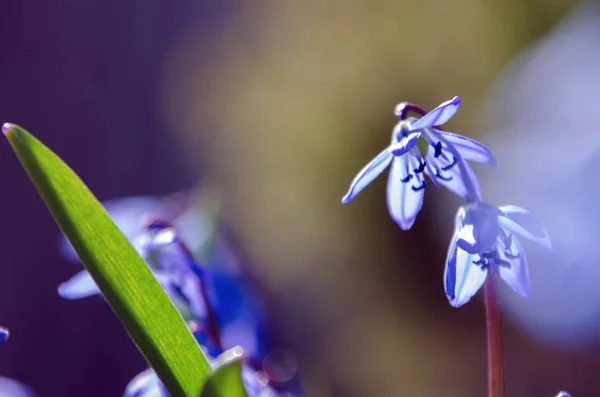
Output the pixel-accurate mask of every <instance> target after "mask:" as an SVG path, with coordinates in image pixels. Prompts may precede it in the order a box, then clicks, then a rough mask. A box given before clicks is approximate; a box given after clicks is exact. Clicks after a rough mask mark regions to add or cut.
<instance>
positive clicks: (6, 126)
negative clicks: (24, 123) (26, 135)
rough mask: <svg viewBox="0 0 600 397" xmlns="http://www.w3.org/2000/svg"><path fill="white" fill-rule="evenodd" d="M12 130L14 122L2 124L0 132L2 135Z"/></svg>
mask: <svg viewBox="0 0 600 397" xmlns="http://www.w3.org/2000/svg"><path fill="white" fill-rule="evenodd" d="M14 130H15V125H14V124H12V123H4V124H2V133H3V134H4V135H8V134H10V133H11V132H12V131H14Z"/></svg>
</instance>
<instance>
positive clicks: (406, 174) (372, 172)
mask: <svg viewBox="0 0 600 397" xmlns="http://www.w3.org/2000/svg"><path fill="white" fill-rule="evenodd" d="M460 104H461V100H460V98H459V97H454V98H453V99H451V100H449V101H446V102H444V103H442V104H441V105H439V106H438V107H436V108H435V109H433V110H432V111H430V112H429V113H425V112H424V111H423V110H422V109H421V108H420V107H418V106H416V105H413V104H409V103H401V104H399V105H398V106H397V107H396V110H395V114H396V115H397V116H398V117H399V118H400V121H399V122H398V124H396V126H395V127H394V129H393V130H392V141H391V143H390V145H389V146H388V147H386V148H385V149H384V150H383V151H382V152H381V153H379V154H378V155H377V156H376V157H375V158H374V159H373V160H371V161H370V162H369V163H368V164H367V165H366V166H365V167H364V168H363V169H362V170H361V171H360V172H359V173H358V174H357V175H356V177H355V178H354V180H353V181H352V183H351V184H350V188H349V189H348V192H347V193H346V195H345V196H344V197H343V198H342V203H344V204H347V203H349V202H351V201H352V200H353V199H354V197H356V195H357V194H358V193H360V191H361V190H363V189H364V188H365V187H366V186H367V185H368V184H369V183H371V181H373V180H374V179H375V178H376V177H377V176H379V175H380V174H381V173H382V172H383V171H384V170H385V169H386V168H387V167H388V166H389V165H390V164H391V169H390V173H389V177H388V185H387V205H388V210H389V212H390V215H391V216H392V218H393V219H394V220H395V221H396V223H398V225H399V226H400V227H401V228H402V229H404V230H408V229H410V228H411V227H412V225H413V224H414V222H415V219H416V217H417V215H418V213H419V211H420V210H421V207H422V205H423V195H424V190H425V188H426V187H427V186H428V184H429V182H427V181H426V180H425V175H427V176H429V178H430V179H431V181H432V182H433V184H434V185H435V186H444V187H446V188H448V189H449V190H451V191H452V192H454V193H455V194H457V195H458V196H460V197H462V198H463V199H465V201H467V202H472V201H481V189H480V187H479V182H478V181H477V178H476V177H475V174H474V172H473V170H472V169H471V167H470V166H469V165H468V164H467V163H466V161H465V160H468V161H475V162H481V163H485V164H488V165H490V166H495V165H496V160H495V159H494V157H493V156H492V154H491V153H490V151H489V150H488V149H487V148H486V147H485V146H483V145H482V144H481V143H479V142H477V141H475V140H473V139H470V138H467V137H464V136H461V135H457V134H453V133H450V132H446V131H442V130H440V129H438V128H435V127H437V126H440V125H442V124H444V123H446V122H447V121H448V120H449V119H450V118H451V117H452V116H453V115H454V114H455V113H456V111H457V110H458V108H459V106H460ZM409 111H416V112H418V113H420V114H421V115H422V117H421V118H420V119H416V118H414V117H408V118H407V114H408V112H409ZM421 137H423V138H424V140H425V142H426V143H427V151H426V153H425V154H422V153H421V151H420V150H419V147H418V146H417V141H418V140H419V138H421Z"/></svg>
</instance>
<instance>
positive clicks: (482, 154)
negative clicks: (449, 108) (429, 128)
mask: <svg viewBox="0 0 600 397" xmlns="http://www.w3.org/2000/svg"><path fill="white" fill-rule="evenodd" d="M435 132H436V133H437V134H439V135H441V136H442V137H443V138H444V139H445V140H446V141H447V142H448V143H450V144H451V145H453V146H454V147H455V148H456V149H457V150H458V152H459V153H460V155H461V156H462V158H463V159H465V160H467V161H475V162H477V163H483V164H487V165H489V166H491V167H494V166H496V165H497V164H498V162H497V161H496V159H495V158H494V156H493V155H492V152H490V150H489V149H488V148H487V147H485V146H484V145H482V144H481V143H479V142H477V141H476V140H474V139H471V138H467V137H466V136H462V135H458V134H453V133H452V132H447V131H440V130H437V129H436V130H435Z"/></svg>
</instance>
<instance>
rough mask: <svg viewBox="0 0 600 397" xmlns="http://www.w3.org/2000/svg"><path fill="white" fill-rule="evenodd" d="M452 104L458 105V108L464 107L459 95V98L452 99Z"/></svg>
mask: <svg viewBox="0 0 600 397" xmlns="http://www.w3.org/2000/svg"><path fill="white" fill-rule="evenodd" d="M450 103H453V104H455V105H457V106H460V105H462V100H461V99H460V97H459V96H458V95H457V96H455V97H454V98H452V99H451V100H450Z"/></svg>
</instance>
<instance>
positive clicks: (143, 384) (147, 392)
mask: <svg viewBox="0 0 600 397" xmlns="http://www.w3.org/2000/svg"><path fill="white" fill-rule="evenodd" d="M242 352H243V349H242V348H240V347H233V348H231V349H229V350H227V351H225V352H223V353H221V354H220V355H219V356H217V357H216V358H212V357H211V356H210V355H207V359H208V362H209V364H210V366H211V367H212V369H213V370H216V369H218V368H219V367H221V366H222V365H225V364H228V363H230V362H232V361H236V360H241V359H242ZM241 371H242V372H241V376H242V381H243V383H244V386H245V387H246V392H247V393H248V397H284V396H291V394H289V393H285V392H284V393H279V392H277V391H275V390H274V389H273V388H271V387H270V386H269V385H268V380H267V378H266V376H265V375H264V374H262V373H261V372H258V371H255V370H254V369H252V368H251V367H250V366H249V365H246V364H242V370H241ZM123 397H169V394H168V393H167V391H166V390H165V388H164V386H163V384H162V383H161V381H160V380H159V379H158V376H156V373H155V372H154V370H152V369H151V368H149V369H147V370H145V371H143V372H142V373H140V374H139V375H137V376H136V377H135V378H133V380H132V381H131V382H130V383H129V384H128V385H127V388H126V389H125V394H124V395H123Z"/></svg>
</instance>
